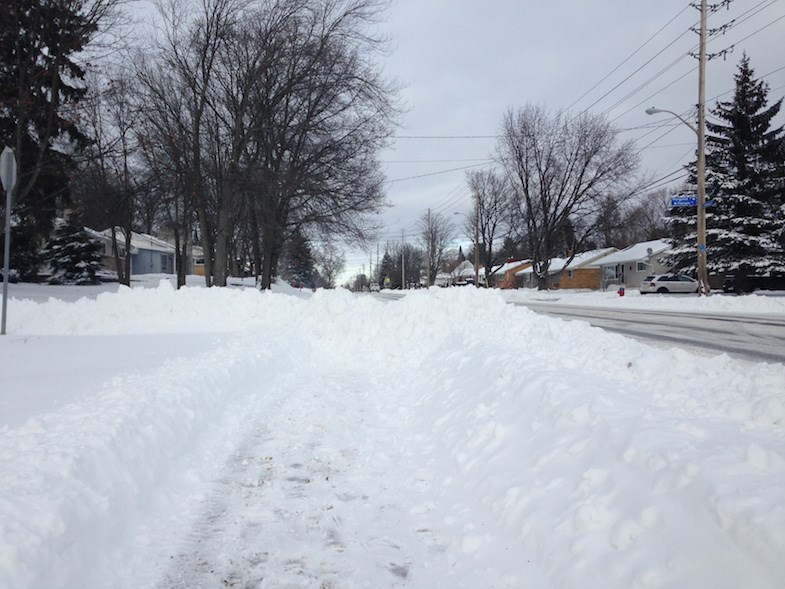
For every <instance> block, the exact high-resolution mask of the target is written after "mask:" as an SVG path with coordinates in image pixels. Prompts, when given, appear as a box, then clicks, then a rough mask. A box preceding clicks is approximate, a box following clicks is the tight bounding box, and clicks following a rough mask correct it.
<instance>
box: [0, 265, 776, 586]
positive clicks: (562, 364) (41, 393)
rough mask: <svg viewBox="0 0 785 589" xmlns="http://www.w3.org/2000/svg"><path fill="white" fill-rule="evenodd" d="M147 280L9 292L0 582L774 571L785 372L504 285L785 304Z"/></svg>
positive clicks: (268, 581) (511, 582)
mask: <svg viewBox="0 0 785 589" xmlns="http://www.w3.org/2000/svg"><path fill="white" fill-rule="evenodd" d="M158 278H159V277H153V284H150V283H147V284H145V283H140V284H138V285H137V287H134V288H130V289H129V288H124V287H118V286H117V285H102V286H96V287H65V286H63V287H53V286H46V287H43V286H38V285H22V284H19V285H13V284H12V285H10V286H11V287H12V288H11V295H12V297H14V298H12V299H11V301H10V305H9V311H8V331H9V335H7V336H5V337H4V338H2V339H0V357H1V358H2V366H3V381H2V382H3V384H2V395H0V403H1V405H0V406H1V407H2V413H0V460H2V467H1V468H0V587H7V588H9V589H15V588H25V589H27V588H38V587H47V588H72V587H80V588H87V589H90V588H104V587H120V588H125V587H128V588H131V587H133V588H145V587H150V588H153V587H163V588H167V587H183V588H185V587H187V588H191V587H224V586H228V587H264V588H268V587H275V588H283V587H286V588H288V587H318V588H323V587H324V588H327V587H331V588H342V587H346V588H350V587H363V588H364V587H413V588H431V587H445V588H453V587H467V588H476V587H526V588H534V589H538V588H546V587H547V588H550V587H569V588H572V587H575V588H581V589H582V588H592V587H597V588H600V587H602V588H625V589H626V588H630V587H639V588H655V587H712V588H736V587H742V586H743V587H756V588H769V587H771V588H775V587H777V588H779V587H781V586H782V579H783V578H785V493H784V492H783V491H784V490H785V443H784V442H785V427H784V426H785V398H784V396H783V395H784V394H785V393H783V391H785V386H783V385H785V365H783V364H770V363H768V364H767V363H758V364H753V363H750V362H745V361H742V360H737V359H734V358H730V357H728V356H725V355H720V356H696V355H694V354H692V353H690V352H687V351H684V350H680V349H678V348H673V349H669V350H667V349H661V348H655V347H651V346H647V345H645V344H643V343H640V342H637V341H635V340H631V339H628V338H625V337H622V336H620V335H615V334H610V333H606V332H604V331H602V330H600V329H597V328H593V327H591V326H589V325H588V324H586V323H584V322H574V321H573V322H564V321H560V320H558V319H553V318H550V317H546V316H543V315H538V314H535V313H534V312H532V311H530V310H528V309H526V308H523V307H519V306H513V305H509V304H508V300H509V299H511V298H515V297H517V298H519V299H528V300H542V299H551V300H553V299H556V298H558V299H560V301H561V302H568V303H570V304H581V305H583V304H586V305H588V304H594V305H602V306H614V305H616V306H631V307H634V306H636V305H639V306H644V305H646V306H649V307H654V308H659V307H664V306H667V305H670V304H673V305H675V306H678V307H679V308H680V309H683V310H687V311H693V312H701V311H706V312H709V311H710V312H726V313H729V314H732V313H742V312H743V313H746V314H753V313H759V314H785V298H783V297H775V296H748V297H726V296H716V297H710V298H708V299H706V298H698V297H678V298H668V297H661V296H646V297H642V296H640V295H638V296H635V295H634V293H629V294H628V295H627V296H625V297H619V296H618V295H616V294H615V293H588V292H586V293H581V292H558V291H557V292H554V293H548V294H543V293H537V292H536V291H516V292H514V293H499V292H494V291H485V290H476V289H471V288H454V289H436V288H434V289H430V290H428V291H425V290H423V291H416V292H412V293H408V294H407V295H406V296H405V297H403V298H401V299H400V300H396V301H389V302H388V301H385V300H383V299H381V298H380V297H376V296H372V295H367V294H366V295H353V294H351V293H349V292H346V291H317V292H315V293H311V292H310V291H301V290H296V289H292V288H289V287H286V286H285V285H280V284H279V285H277V288H276V290H275V291H274V292H272V293H260V292H258V291H256V290H255V289H253V288H244V287H242V286H239V285H235V286H231V287H228V288H225V289H206V288H201V287H199V286H197V285H198V283H199V279H197V278H194V277H192V278H191V280H190V281H189V284H192V285H193V286H189V287H187V288H184V289H181V290H179V291H177V290H175V289H174V288H173V287H172V286H171V283H170V282H169V281H162V282H161V283H160V284H157V285H156V284H155V283H156V282H157V280H158ZM143 287H146V288H143ZM91 289H92V290H91ZM77 293H78V294H79V295H87V297H86V298H79V299H76V298H75V297H76V295H77ZM25 296H28V297H32V298H22V297H25ZM592 301H593V302H592ZM671 301H673V302H672V303H671Z"/></svg>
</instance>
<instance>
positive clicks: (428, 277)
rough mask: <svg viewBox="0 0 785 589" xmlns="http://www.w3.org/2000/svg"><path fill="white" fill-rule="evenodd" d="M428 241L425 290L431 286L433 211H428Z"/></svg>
mask: <svg viewBox="0 0 785 589" xmlns="http://www.w3.org/2000/svg"><path fill="white" fill-rule="evenodd" d="M426 238H427V239H428V258H427V260H428V261H427V262H426V264H425V288H428V287H430V286H431V209H430V208H429V209H428V231H427V232H426Z"/></svg>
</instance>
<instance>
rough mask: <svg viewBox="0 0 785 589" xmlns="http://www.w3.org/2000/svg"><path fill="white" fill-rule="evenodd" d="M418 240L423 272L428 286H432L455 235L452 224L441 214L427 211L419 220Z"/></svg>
mask: <svg viewBox="0 0 785 589" xmlns="http://www.w3.org/2000/svg"><path fill="white" fill-rule="evenodd" d="M418 225H419V229H420V238H421V242H422V244H423V249H424V250H425V272H426V280H427V283H428V285H431V284H433V282H434V280H435V279H436V273H437V272H439V269H440V268H441V267H442V266H443V264H444V261H445V254H446V251H447V247H448V245H449V243H450V241H451V240H452V238H453V234H454V233H455V227H454V226H453V224H452V222H451V221H450V220H449V219H448V218H447V217H445V216H444V215H442V214H441V213H431V211H430V210H429V211H428V212H427V213H426V214H425V215H423V216H422V217H421V218H420V220H419V223H418Z"/></svg>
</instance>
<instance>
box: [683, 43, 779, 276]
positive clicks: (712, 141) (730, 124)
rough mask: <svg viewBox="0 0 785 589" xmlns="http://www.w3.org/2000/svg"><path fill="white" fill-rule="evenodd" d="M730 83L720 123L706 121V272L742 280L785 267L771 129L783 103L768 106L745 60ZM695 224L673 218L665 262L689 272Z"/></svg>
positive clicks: (691, 218) (686, 217) (775, 132)
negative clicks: (669, 253)
mask: <svg viewBox="0 0 785 589" xmlns="http://www.w3.org/2000/svg"><path fill="white" fill-rule="evenodd" d="M734 79H735V81H736V88H735V92H734V96H733V98H732V100H730V101H728V102H718V103H717V105H716V107H715V108H714V109H712V110H711V114H712V115H714V117H716V118H717V119H718V122H708V123H707V129H708V132H709V134H708V136H707V139H706V193H707V199H710V201H711V206H710V207H709V208H707V209H706V243H707V248H708V268H709V271H710V272H728V273H731V272H732V273H735V274H737V275H742V276H743V275H746V274H748V273H758V274H761V273H766V272H770V271H772V270H785V247H783V246H784V244H783V239H782V238H783V232H784V231H785V211H783V208H782V205H783V202H785V200H784V196H783V191H784V190H785V166H783V161H782V151H783V141H784V140H783V127H782V126H780V127H777V128H774V129H772V128H771V122H772V120H773V118H774V117H775V116H776V115H777V113H778V112H779V111H780V108H781V106H782V99H780V100H779V101H777V102H776V103H774V104H773V105H771V106H768V90H769V89H768V85H767V84H766V83H764V82H762V81H759V80H755V78H754V71H753V69H752V68H751V67H750V63H749V58H748V57H747V56H746V55H745V56H744V57H743V58H742V60H741V62H740V64H739V69H738V72H737V74H736V75H735V77H734ZM694 172H695V167H694V165H693V166H692V173H693V176H694ZM695 226H696V219H695V211H694V210H692V209H690V210H689V213H688V214H686V211H679V212H678V213H674V214H672V216H671V227H672V229H673V231H674V235H673V240H672V242H673V243H672V244H673V249H674V254H673V256H671V259H670V262H672V263H674V264H675V265H676V266H677V267H678V268H680V269H687V270H692V269H694V266H695V258H696V255H695V248H694V244H695V243H696V238H695Z"/></svg>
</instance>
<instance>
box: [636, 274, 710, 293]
mask: <svg viewBox="0 0 785 589" xmlns="http://www.w3.org/2000/svg"><path fill="white" fill-rule="evenodd" d="M650 292H656V293H660V294H667V293H688V292H698V281H697V280H695V279H694V278H690V277H689V276H685V275H684V274H658V275H652V276H647V277H646V278H644V279H643V282H641V294H646V293H650Z"/></svg>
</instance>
